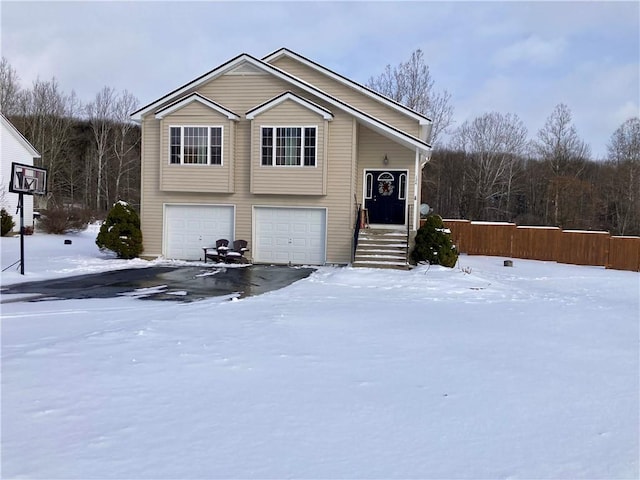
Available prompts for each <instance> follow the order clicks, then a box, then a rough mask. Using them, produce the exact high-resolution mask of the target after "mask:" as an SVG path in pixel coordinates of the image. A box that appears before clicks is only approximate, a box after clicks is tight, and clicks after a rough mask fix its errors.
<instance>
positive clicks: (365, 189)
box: [362, 171, 373, 208]
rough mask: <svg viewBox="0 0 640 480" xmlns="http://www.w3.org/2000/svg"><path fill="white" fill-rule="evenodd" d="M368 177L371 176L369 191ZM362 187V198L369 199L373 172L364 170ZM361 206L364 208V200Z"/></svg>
mask: <svg viewBox="0 0 640 480" xmlns="http://www.w3.org/2000/svg"><path fill="white" fill-rule="evenodd" d="M369 177H371V191H369V188H368V187H369V185H368V179H369ZM363 187H364V192H363V196H362V198H363V200H371V199H372V198H373V173H371V172H366V171H365V174H364V183H363ZM362 207H363V208H364V202H363V205H362Z"/></svg>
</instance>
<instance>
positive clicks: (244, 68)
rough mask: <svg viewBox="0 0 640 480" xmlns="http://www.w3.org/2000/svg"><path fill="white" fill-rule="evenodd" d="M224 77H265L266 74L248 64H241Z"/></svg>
mask: <svg viewBox="0 0 640 480" xmlns="http://www.w3.org/2000/svg"><path fill="white" fill-rule="evenodd" d="M225 75H266V72H265V71H264V70H262V69H260V68H258V67H256V66H254V65H251V64H250V63H242V64H240V65H238V66H237V67H235V68H232V69H231V70H229V71H228V72H226V73H225Z"/></svg>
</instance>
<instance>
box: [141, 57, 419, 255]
mask: <svg viewBox="0 0 640 480" xmlns="http://www.w3.org/2000/svg"><path fill="white" fill-rule="evenodd" d="M132 118H133V119H134V120H136V121H139V122H140V123H141V125H142V191H141V223H142V231H143V238H144V249H145V256H148V257H155V256H164V257H166V258H176V259H187V260H198V259H202V254H203V252H202V247H203V246H212V245H214V244H215V241H216V239H218V238H227V239H229V240H234V239H245V240H248V241H249V248H250V252H249V254H250V256H251V257H252V260H253V262H254V263H276V264H311V265H322V264H325V263H330V264H346V263H349V262H350V261H351V260H352V252H353V241H354V240H353V237H354V228H355V224H356V215H357V214H356V205H357V204H362V205H363V206H364V207H366V208H367V209H368V214H369V223H370V224H371V225H379V226H394V227H398V228H399V229H401V230H404V231H406V230H407V229H408V230H412V231H415V229H416V226H417V225H418V221H419V203H420V184H421V181H420V179H421V170H422V167H423V166H424V164H425V163H426V161H427V160H428V158H429V155H430V151H431V146H430V145H429V143H428V140H429V135H430V131H431V121H430V120H429V119H428V118H427V117H425V116H423V115H421V114H418V113H416V112H414V111H413V110H410V109H408V108H406V107H404V106H402V105H400V104H398V103H396V102H394V101H392V100H390V99H388V98H386V97H384V96H382V95H379V94H377V93H375V92H373V91H372V90H370V89H368V88H366V87H364V86H362V85H360V84H358V83H355V82H353V81H351V80H349V79H347V78H345V77H343V76H341V75H339V74H337V73H335V72H333V71H331V70H329V69H327V68H325V67H323V66H321V65H319V64H317V63H315V62H313V61H311V60H309V59H307V58H305V57H302V56H300V55H298V54H296V53H294V52H292V51H290V50H288V49H281V50H278V51H276V52H274V53H272V54H270V55H267V56H266V57H264V58H263V59H261V60H259V59H257V58H254V57H252V56H251V55H247V54H242V55H239V56H237V57H235V58H233V59H232V60H229V61H228V62H226V63H224V64H222V65H220V66H219V67H217V68H215V69H213V70H211V71H210V72H208V73H206V74H204V75H202V76H201V77H199V78H197V79H195V80H193V81H192V82H190V83H188V84H186V85H184V86H182V87H179V88H177V89H176V90H174V91H172V92H171V93H169V94H167V95H165V96H164V97H162V98H160V99H158V100H156V101H154V102H152V103H150V104H149V105H147V106H145V107H143V108H141V109H140V110H138V111H136V112H134V113H133V114H132Z"/></svg>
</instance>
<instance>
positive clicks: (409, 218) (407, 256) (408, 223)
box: [405, 205, 413, 265]
mask: <svg viewBox="0 0 640 480" xmlns="http://www.w3.org/2000/svg"><path fill="white" fill-rule="evenodd" d="M412 208H413V205H409V211H408V216H407V254H406V259H405V261H406V262H407V265H408V264H409V233H410V232H411V220H412V215H411V210H412Z"/></svg>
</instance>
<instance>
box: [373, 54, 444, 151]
mask: <svg viewBox="0 0 640 480" xmlns="http://www.w3.org/2000/svg"><path fill="white" fill-rule="evenodd" d="M367 86H368V87H369V88H371V89H373V90H375V91H377V92H379V93H381V94H382V95H385V96H387V97H389V98H390V99H392V100H394V101H396V102H398V103H401V104H403V105H405V106H407V107H409V108H411V109H412V110H415V111H416V112H418V113H421V114H423V115H426V116H427V117H429V118H430V119H431V120H432V121H433V128H432V130H431V139H430V142H431V144H432V145H435V144H436V142H437V141H438V138H439V137H440V135H441V134H442V133H444V132H446V131H447V129H448V128H449V127H450V126H451V125H452V124H453V106H452V105H451V94H450V93H449V92H447V91H446V90H443V91H441V92H439V91H436V90H435V88H434V80H433V79H432V78H431V72H430V71H429V67H428V66H427V64H426V63H425V61H424V54H423V53H422V50H420V49H418V50H416V51H414V52H413V53H412V54H411V57H410V58H409V60H407V61H406V62H401V63H400V64H398V66H396V67H393V68H392V67H391V65H387V66H386V68H385V70H384V72H383V73H381V74H380V75H378V76H377V77H371V78H370V79H369V81H368V82H367Z"/></svg>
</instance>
